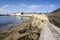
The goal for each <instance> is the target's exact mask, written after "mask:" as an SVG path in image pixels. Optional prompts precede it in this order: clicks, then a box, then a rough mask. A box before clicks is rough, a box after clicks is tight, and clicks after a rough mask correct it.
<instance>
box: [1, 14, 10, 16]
mask: <svg viewBox="0 0 60 40" xmlns="http://www.w3.org/2000/svg"><path fill="white" fill-rule="evenodd" d="M0 16H10V15H9V14H0Z"/></svg>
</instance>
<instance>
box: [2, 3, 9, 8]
mask: <svg viewBox="0 0 60 40" xmlns="http://www.w3.org/2000/svg"><path fill="white" fill-rule="evenodd" d="M9 6H10V5H8V4H5V5H4V6H3V7H2V8H7V7H9Z"/></svg>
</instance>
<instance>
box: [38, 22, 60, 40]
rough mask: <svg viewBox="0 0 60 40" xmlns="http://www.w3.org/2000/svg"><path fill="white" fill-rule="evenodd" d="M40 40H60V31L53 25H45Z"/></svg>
mask: <svg viewBox="0 0 60 40" xmlns="http://www.w3.org/2000/svg"><path fill="white" fill-rule="evenodd" d="M39 40H60V29H59V28H57V27H55V26H54V25H53V24H50V23H44V28H43V29H42V31H41V36H40V38H39Z"/></svg>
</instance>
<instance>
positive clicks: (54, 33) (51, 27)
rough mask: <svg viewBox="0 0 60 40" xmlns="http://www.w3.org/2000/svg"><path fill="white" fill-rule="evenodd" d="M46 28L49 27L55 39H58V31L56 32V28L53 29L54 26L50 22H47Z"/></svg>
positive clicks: (59, 34) (59, 33)
mask: <svg viewBox="0 0 60 40" xmlns="http://www.w3.org/2000/svg"><path fill="white" fill-rule="evenodd" d="M48 28H49V29H50V31H51V32H52V34H53V36H54V37H55V38H56V39H57V40H60V32H58V30H57V28H56V29H55V26H52V25H50V24H48Z"/></svg>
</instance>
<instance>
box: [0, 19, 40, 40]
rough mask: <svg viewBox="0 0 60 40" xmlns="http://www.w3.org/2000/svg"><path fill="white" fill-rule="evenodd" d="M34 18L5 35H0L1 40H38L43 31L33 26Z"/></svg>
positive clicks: (6, 32) (9, 30)
mask: <svg viewBox="0 0 60 40" xmlns="http://www.w3.org/2000/svg"><path fill="white" fill-rule="evenodd" d="M33 19H34V18H31V19H30V20H28V21H26V22H23V23H21V24H20V25H18V26H17V27H14V28H12V29H8V30H7V31H5V32H4V33H0V40H38V39H39V36H40V31H41V29H39V28H38V26H34V27H33V25H32V22H33V21H34V20H33Z"/></svg>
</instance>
